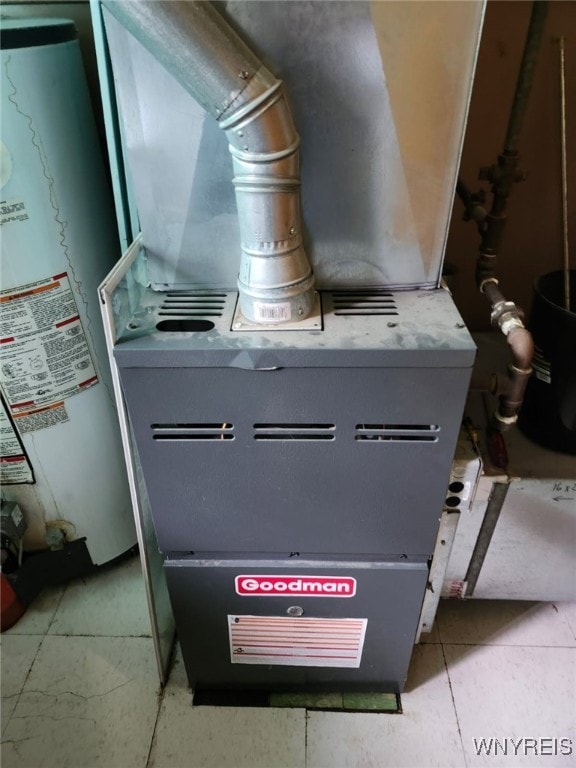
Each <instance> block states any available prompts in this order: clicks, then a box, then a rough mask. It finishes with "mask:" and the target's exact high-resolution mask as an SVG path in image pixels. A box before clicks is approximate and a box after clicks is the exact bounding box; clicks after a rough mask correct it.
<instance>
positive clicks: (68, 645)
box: [1, 558, 576, 768]
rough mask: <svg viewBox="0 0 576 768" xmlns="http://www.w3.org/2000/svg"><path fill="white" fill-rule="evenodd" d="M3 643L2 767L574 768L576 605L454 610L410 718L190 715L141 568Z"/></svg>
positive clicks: (66, 601) (503, 604) (114, 576)
mask: <svg viewBox="0 0 576 768" xmlns="http://www.w3.org/2000/svg"><path fill="white" fill-rule="evenodd" d="M1 642H2V659H1V661H2V679H1V694H2V702H1V703H2V752H1V757H2V768H81V767H82V768H84V767H86V768H88V767H90V768H92V767H93V768H242V767H244V766H246V768H280V767H281V766H282V767H284V766H286V768H304V767H306V768H321V767H322V768H324V766H325V767H326V768H352V767H353V766H354V767H355V768H356V767H357V768H386V766H391V767H393V768H403V767H404V766H406V768H427V767H428V766H438V767H439V768H449V767H450V766H454V767H455V768H468V767H469V766H491V767H492V768H498V767H499V766H506V767H507V768H508V766H512V767H513V768H515V767H516V766H530V767H531V768H548V767H549V766H554V767H556V766H576V603H558V604H552V603H527V602H510V601H481V600H476V601H470V602H452V601H442V603H441V606H440V610H439V614H438V617H437V621H436V625H435V627H434V631H433V632H432V633H431V635H429V636H427V639H426V641H425V642H423V643H422V644H420V645H419V646H417V647H416V648H415V650H414V655H413V658H412V663H411V667H410V674H409V680H408V686H407V690H406V691H405V693H404V694H403V695H402V709H403V714H352V713H339V712H316V711H314V712H312V711H309V712H307V711H306V710H305V709H251V708H238V709H235V708H227V707H226V708H215V707H195V708H192V707H191V693H190V690H189V688H188V686H187V683H186V677H185V674H184V669H183V665H182V662H181V658H180V656H179V653H176V656H175V661H174V666H173V669H172V673H171V676H170V680H169V683H168V685H167V687H166V688H165V690H164V691H163V692H159V691H158V680H157V675H156V666H155V659H154V652H153V648H152V640H151V638H150V629H149V624H148V613H147V608H146V602H145V598H144V589H143V583H142V576H141V572H140V563H139V560H138V559H137V558H134V559H132V560H130V561H128V562H125V563H123V564H121V565H119V566H115V567H114V568H110V569H107V570H105V571H103V572H101V573H98V574H96V575H94V576H91V577H90V578H85V579H81V580H78V581H75V582H71V583H70V584H68V585H66V586H64V587H61V588H58V589H52V590H49V591H46V592H45V593H44V594H43V595H42V596H41V597H40V598H39V599H38V600H37V601H36V602H35V603H34V604H33V605H32V606H31V607H30V609H29V610H28V612H27V613H26V614H25V615H24V617H23V618H22V619H21V620H20V621H19V622H18V624H16V625H15V626H14V627H13V628H12V629H11V630H9V631H8V632H5V633H4V634H3V635H2V638H1Z"/></svg>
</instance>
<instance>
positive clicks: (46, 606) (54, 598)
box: [4, 587, 65, 636]
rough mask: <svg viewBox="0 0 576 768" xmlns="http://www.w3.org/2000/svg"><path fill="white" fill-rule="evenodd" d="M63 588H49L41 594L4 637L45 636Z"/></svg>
mask: <svg viewBox="0 0 576 768" xmlns="http://www.w3.org/2000/svg"><path fill="white" fill-rule="evenodd" d="M64 590H65V587H50V588H49V589H45V590H44V591H43V592H41V593H40V594H39V595H38V597H37V598H36V600H34V602H33V603H31V605H30V606H28V610H27V611H26V613H25V614H24V615H23V616H22V618H21V619H19V621H17V622H16V624H14V626H13V627H10V629H9V630H7V631H6V632H5V633H4V635H5V636H6V635H8V636H10V635H45V634H46V633H47V632H48V629H49V627H50V624H51V623H52V621H53V619H54V616H55V614H56V611H57V610H58V606H59V605H60V601H61V600H62V595H63V594H64Z"/></svg>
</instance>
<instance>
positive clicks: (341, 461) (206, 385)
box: [103, 0, 482, 692]
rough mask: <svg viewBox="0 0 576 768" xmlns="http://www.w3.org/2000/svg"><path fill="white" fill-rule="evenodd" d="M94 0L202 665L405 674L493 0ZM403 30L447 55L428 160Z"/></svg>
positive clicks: (143, 478)
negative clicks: (478, 79) (444, 1)
mask: <svg viewBox="0 0 576 768" xmlns="http://www.w3.org/2000/svg"><path fill="white" fill-rule="evenodd" d="M103 5H104V21H105V24H106V33H107V37H108V43H109V45H110V51H111V56H112V64H113V67H114V73H115V79H116V88H117V93H118V98H119V104H120V112H121V116H122V119H123V123H124V128H123V130H124V135H125V142H126V152H127V159H128V161H129V163H130V167H131V175H132V178H133V180H134V185H135V196H136V200H137V204H138V213H139V216H140V221H141V225H142V235H141V237H140V238H139V239H138V240H137V241H136V242H135V243H134V244H133V246H132V247H131V248H130V250H129V251H128V252H127V254H126V256H125V257H124V258H123V260H122V262H120V264H119V265H118V267H117V269H116V270H115V272H114V273H113V274H112V276H111V278H110V281H109V284H108V302H109V313H110V316H112V315H113V318H114V320H113V329H112V331H110V330H109V341H110V346H111V350H112V353H113V362H114V365H115V366H116V368H117V372H118V377H119V383H120V385H121V392H122V395H121V399H119V402H120V404H121V407H123V406H124V403H125V406H126V409H127V413H128V417H129V426H130V435H131V442H130V447H131V450H132V451H133V453H134V456H135V457H136V459H135V461H136V464H137V470H138V480H139V483H140V488H141V491H140V492H141V495H142V496H143V497H145V498H146V503H147V504H149V508H150V510H151V516H152V520H153V523H154V529H155V535H156V539H157V544H158V548H159V550H160V552H161V555H162V562H163V572H164V574H165V577H166V582H167V586H168V592H169V595H170V602H171V607H172V611H173V614H174V618H175V622H176V631H177V635H178V640H179V643H180V645H181V648H182V653H183V658H184V663H185V666H186V670H187V673H188V678H189V680H190V684H191V685H192V687H193V688H194V690H195V691H199V690H207V691H231V690H244V691H302V692H331V691H333V692H340V691H342V692H345V691H348V692H399V691H401V690H402V687H403V685H404V682H405V679H406V675H407V670H408V665H409V661H410V656H411V652H412V648H413V645H414V642H415V637H416V633H417V630H418V623H419V618H420V612H421V608H422V602H423V598H424V594H425V590H426V587H427V582H428V575H429V561H430V558H431V556H432V553H433V551H434V547H435V542H436V536H437V533H438V527H439V519H440V516H441V513H442V507H443V502H444V500H445V497H446V491H447V486H448V482H449V477H450V469H451V465H452V458H453V454H454V449H455V445H456V440H457V437H458V432H459V427H460V421H461V416H462V410H463V406H464V400H465V397H466V393H467V388H468V383H469V378H470V373H471V367H472V365H473V362H474V355H475V347H474V344H473V342H472V339H471V337H470V335H469V333H468V331H467V329H466V328H465V326H464V324H463V322H462V319H461V317H460V315H459V314H458V312H457V310H456V308H455V306H454V303H453V301H452V298H451V296H450V294H449V292H448V291H447V290H445V289H444V288H443V287H441V285H440V273H441V256H442V251H443V244H444V238H445V234H446V227H447V221H448V215H449V210H450V205H451V200H452V195H453V190H454V183H455V175H456V168H457V163H458V152H459V147H460V141H461V136H462V130H463V124H464V117H465V112H466V104H467V98H468V95H469V87H470V81H471V73H472V69H473V64H474V60H475V50H476V48H475V45H476V43H477V37H478V33H479V26H480V20H481V15H482V6H481V5H480V4H476V3H472V4H470V8H460V9H459V11H458V13H457V14H456V17H454V18H452V17H451V15H450V9H445V11H446V19H445V24H444V25H443V26H442V25H441V26H440V27H438V26H437V25H436V26H434V25H432V26H433V28H434V29H435V30H436V34H440V35H441V36H442V35H444V36H445V37H446V39H445V40H444V39H443V40H434V41H430V40H428V39H427V35H426V34H424V32H423V31H422V29H421V26H420V25H421V23H422V13H424V14H426V13H428V12H429V11H427V10H426V8H427V6H428V5H429V4H427V3H423V4H422V7H420V6H419V5H418V4H416V5H418V9H411V8H406V9H404V10H402V9H400V8H399V7H397V6H398V4H395V3H392V4H389V3H374V4H371V3H364V2H335V3H332V2H312V3H298V2H263V3H258V2H250V3H242V2H240V3H226V4H219V5H218V10H215V9H214V8H213V7H212V6H210V4H209V3H206V2H199V3H197V2H182V3H162V2H161V3H154V2H133V3H131V2H122V3H118V2H114V0H109V1H108V0H107V1H106V2H104V4H103ZM411 5H412V4H408V6H411ZM432 5H434V4H432ZM449 5H450V4H449ZM456 5H460V4H456ZM465 5H466V6H468V4H465ZM392 6H394V7H392ZM417 10H418V13H417V14H416V11H417ZM431 20H432V19H431ZM398 25H400V26H398ZM401 27H402V28H404V30H405V33H406V34H408V32H409V30H410V29H413V30H414V31H415V34H416V36H417V38H418V40H417V41H416V42H417V44H418V45H420V46H422V47H423V50H424V49H425V52H424V54H423V58H422V61H421V62H420V64H419V65H417V66H416V70H418V67H420V69H419V70H418V71H420V73H421V75H422V77H429V76H430V77H432V75H431V74H430V66H431V64H430V63H431V62H435V61H436V60H437V59H436V57H437V50H438V48H437V46H438V45H441V46H442V45H449V46H451V50H452V51H453V53H454V58H451V59H450V62H449V66H448V64H447V65H446V67H445V68H444V69H443V70H442V71H441V72H438V73H437V76H438V82H437V83H436V86H441V88H442V89H443V91H446V92H449V93H450V94H451V98H453V99H454V100H455V104H454V105H453V107H454V108H452V109H451V110H447V111H445V112H444V114H443V115H442V117H441V120H442V122H443V126H442V131H440V132H439V133H438V132H436V133H434V131H435V130H436V129H435V128H434V123H433V121H432V120H430V131H431V133H432V135H434V136H436V137H437V138H438V139H439V140H438V142H436V143H434V146H432V145H431V146H429V147H428V149H426V148H425V147H423V148H422V151H423V152H424V153H425V152H428V161H427V162H426V163H422V166H421V168H420V169H417V168H416V167H414V166H412V167H411V168H409V165H410V163H409V154H408V155H407V154H406V152H407V151H408V148H409V147H410V142H409V141H408V140H407V136H408V135H409V134H410V132H411V131H412V132H414V131H416V132H417V131H418V130H419V125H420V127H421V123H418V120H417V119H416V118H418V116H419V115H420V117H421V118H423V117H424V115H423V114H420V113H419V111H418V109H420V107H419V104H420V101H419V97H417V95H416V94H408V101H409V102H410V103H411V104H412V105H413V109H414V112H413V116H412V118H411V119H410V120H406V114H404V116H402V113H401V111H400V112H398V110H397V106H398V104H397V102H395V100H396V99H403V98H405V97H404V95H403V94H402V82H403V78H405V77H409V76H410V77H414V73H415V70H414V67H413V62H411V61H408V58H406V59H405V60H404V61H403V60H402V57H400V58H399V57H398V54H399V52H400V51H401V50H403V51H404V54H406V50H405V49H401V48H399V47H398V46H401V44H402V43H401V41H402V39H405V38H403V36H402V35H400V34H395V33H394V30H395V29H396V31H399V29H400V28H401ZM233 30H234V31H233ZM456 30H459V34H457V35H455V34H454V33H455V32H456ZM393 33H394V34H393ZM455 39H457V40H458V41H459V42H458V45H455V43H454V40H455ZM462 39H467V40H468V42H469V48H467V47H466V46H465V45H464V46H463V45H461V41H462ZM167 40H169V41H170V45H169V46H168V47H167V46H166V41H167ZM432 43H433V44H432ZM405 44H406V43H404V45H405ZM426 51H427V53H426ZM255 52H257V53H255ZM395 57H396V58H395ZM157 59H158V60H160V61H161V62H162V64H159V63H158V61H157ZM263 62H264V63H263ZM392 64H393V66H392ZM389 65H390V75H389V76H388V75H387V76H386V77H385V76H384V75H385V72H386V73H388V67H389ZM429 65H430V66H429ZM272 72H274V74H272ZM277 75H278V77H277ZM280 75H281V76H282V81H281V80H280ZM434 77H436V75H434ZM448 86H449V87H448ZM430 87H432V84H431V85H430ZM430 106H431V104H430V102H424V105H423V107H422V108H423V109H424V110H425V109H427V108H429V107H430ZM206 112H208V115H207V114H206ZM436 116H437V117H439V116H438V114H436ZM295 126H297V127H298V132H296V128H295ZM299 136H301V141H300V138H299ZM441 136H444V138H443V139H442V140H440V137H441ZM424 143H426V142H424ZM417 154H418V152H417ZM420 154H421V153H420ZM430 173H432V175H433V177H434V178H435V179H436V183H435V186H434V189H435V191H434V193H433V194H430V192H431V189H432V188H431V187H430V185H429V182H430V181H431V179H430ZM438 180H439V182H440V183H438ZM232 181H233V183H232ZM300 184H302V193H301V192H300ZM423 184H424V187H426V190H424V189H423V186H422V185H423ZM423 192H425V194H423V195H422V193H423ZM419 195H421V196H420V197H418V196H419ZM301 196H302V200H301ZM410 200H412V203H411V202H410ZM418 200H420V203H421V206H420V207H418V206H417V207H418V211H417V213H418V218H414V219H413V218H411V217H412V214H413V212H414V208H413V207H412V205H413V204H415V203H416V202H417V201H418ZM301 203H302V213H301V210H300V207H301ZM438 221H441V222H442V223H441V225H440V226H438ZM110 286H112V287H110Z"/></svg>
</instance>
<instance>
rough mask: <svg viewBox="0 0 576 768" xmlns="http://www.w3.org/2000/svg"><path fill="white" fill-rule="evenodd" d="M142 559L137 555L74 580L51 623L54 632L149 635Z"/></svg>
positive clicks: (131, 635)
mask: <svg viewBox="0 0 576 768" xmlns="http://www.w3.org/2000/svg"><path fill="white" fill-rule="evenodd" d="M150 633H151V629H150V619H149V615H148V606H147V603H146V593H145V591H144V578H143V576H142V568H141V565H140V559H139V558H138V557H133V558H131V559H130V560H127V561H126V562H124V563H119V564H117V565H113V566H111V567H109V568H105V569H104V570H102V571H98V572H96V573H94V574H91V575H89V576H86V577H85V578H83V579H78V580H76V581H74V582H71V583H70V584H69V585H68V587H67V589H66V592H65V593H64V596H63V598H62V601H61V603H60V605H59V607H58V610H57V611H56V615H55V617H54V620H53V622H52V624H51V626H50V630H49V634H51V635H94V636H105V637H149V636H150Z"/></svg>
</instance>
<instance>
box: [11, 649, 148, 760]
mask: <svg viewBox="0 0 576 768" xmlns="http://www.w3.org/2000/svg"><path fill="white" fill-rule="evenodd" d="M18 639H20V638H18ZM157 685H158V684H157V677H156V667H155V663H154V651H153V647H152V640H150V639H148V638H115V637H50V636H48V637H46V638H45V640H44V642H43V643H42V646H41V648H40V650H39V652H38V654H37V656H36V659H35V662H34V665H33V667H32V671H31V672H30V675H29V676H28V678H27V680H26V683H25V685H24V689H23V691H22V693H21V695H20V698H19V700H18V703H17V705H16V707H15V709H14V712H13V713H12V716H11V718H10V721H9V723H8V726H7V727H6V731H5V733H4V741H3V744H2V765H3V766H6V767H9V768H56V767H57V768H145V766H146V761H147V757H148V752H149V747H150V742H151V740H152V734H153V729H154V723H155V720H156V714H157V708H158V696H157Z"/></svg>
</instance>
